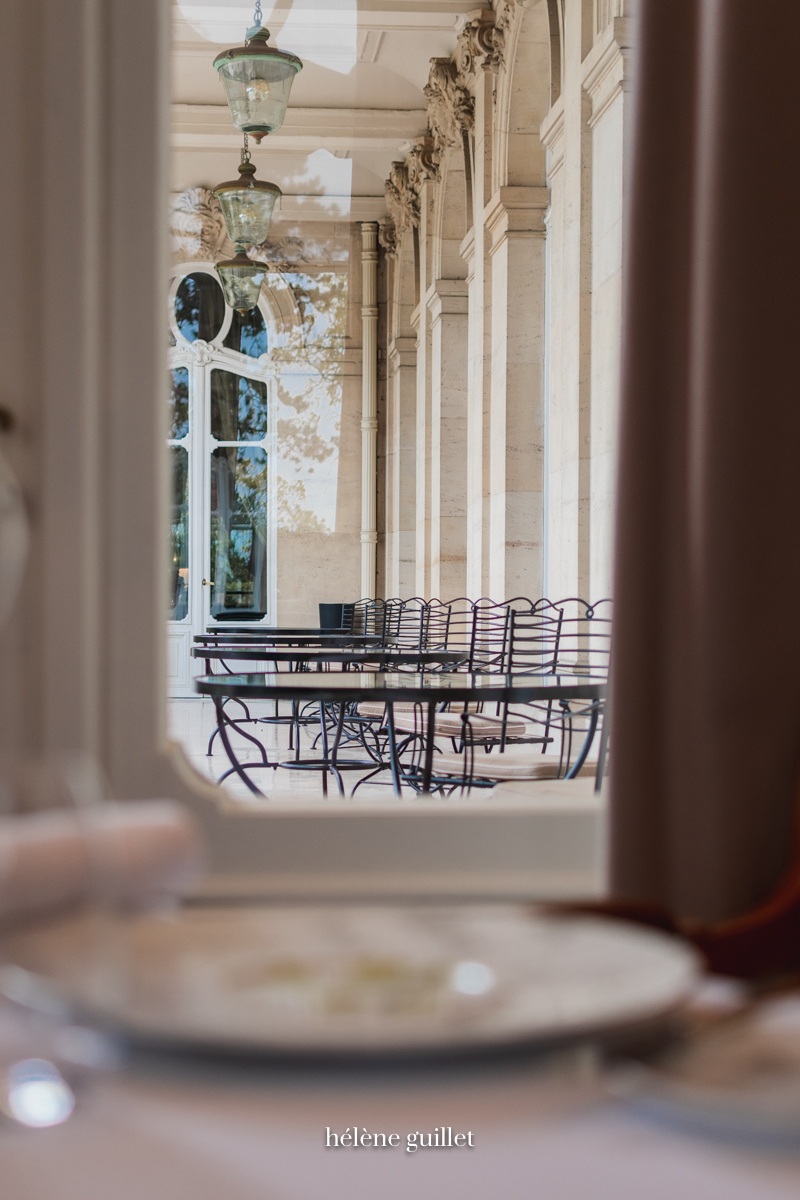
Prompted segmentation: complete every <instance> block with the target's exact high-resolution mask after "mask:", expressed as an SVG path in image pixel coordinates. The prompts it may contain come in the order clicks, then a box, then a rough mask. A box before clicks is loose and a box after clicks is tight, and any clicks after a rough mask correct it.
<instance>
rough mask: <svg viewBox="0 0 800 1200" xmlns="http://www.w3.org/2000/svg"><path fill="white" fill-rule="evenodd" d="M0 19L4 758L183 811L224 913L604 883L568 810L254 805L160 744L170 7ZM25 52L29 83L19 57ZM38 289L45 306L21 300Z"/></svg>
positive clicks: (427, 804) (22, 6) (8, 0)
mask: <svg viewBox="0 0 800 1200" xmlns="http://www.w3.org/2000/svg"><path fill="white" fill-rule="evenodd" d="M3 18H4V21H5V26H4V28H5V29H6V30H7V31H8V33H9V41H8V44H7V47H6V49H7V54H6V67H7V69H6V70H4V72H3V73H2V75H0V105H3V106H4V111H6V112H7V113H11V112H13V113H14V114H15V119H14V120H13V121H7V122H5V124H4V125H3V127H2V129H0V169H2V171H3V177H4V179H5V180H6V181H7V186H6V187H4V188H3V189H0V221H2V227H3V228H5V229H7V230H13V231H14V236H13V237H12V238H11V239H10V240H9V241H8V245H7V247H6V252H5V255H4V287H3V289H2V294H0V358H1V359H2V361H3V364H4V388H5V397H4V402H5V403H7V404H8V406H9V407H11V409H12V410H13V411H14V413H15V415H16V417H17V432H16V433H15V434H14V435H13V437H12V438H11V439H6V442H7V444H6V446H5V447H4V448H5V449H6V452H7V454H8V457H9V459H10V460H11V462H12V465H13V466H14V468H15V469H16V471H17V473H18V474H19V476H20V479H21V481H22V484H23V487H24V489H25V492H26V495H27V496H28V497H29V500H30V509H31V514H32V535H31V559H30V564H31V565H30V569H29V571H28V575H27V579H26V583H25V586H24V590H23V593H22V595H21V596H20V600H19V603H18V606H17V609H16V611H15V613H14V614H13V615H12V617H11V619H10V621H9V622H8V623H7V624H6V626H5V628H4V629H3V630H2V631H0V654H1V655H2V661H3V668H4V670H3V677H2V680H0V743H3V744H5V746H6V747H7V748H10V749H12V750H14V751H16V752H19V751H20V749H25V748H29V749H32V750H37V751H42V750H44V751H63V750H80V749H83V750H86V751H88V752H89V753H91V754H93V755H95V756H96V757H97V758H98V759H99V760H100V762H101V763H102V765H103V766H104V768H105V770H106V772H107V774H108V777H109V780H110V784H111V787H112V790H113V792H114V794H115V795H116V796H117V797H119V798H121V799H125V798H141V797H159V796H172V797H175V798H177V799H179V800H182V801H183V802H184V803H185V804H186V805H187V806H188V807H189V808H190V809H191V810H192V812H193V813H194V814H195V816H196V818H197V820H198V822H199V824H200V825H201V827H202V829H203V830H204V832H205V835H206V838H207V842H208V847H209V866H210V871H209V876H208V880H207V884H206V888H207V890H208V891H209V892H211V893H214V894H217V895H220V894H235V893H237V892H243V891H247V892H253V891H260V892H262V893H263V894H265V895H297V894H303V895H306V896H309V895H318V896H319V895H323V894H325V895H331V896H338V897H341V896H346V895H365V894H369V895H372V896H374V895H415V896H432V895H438V896H441V895H451V896H452V895H457V896H477V895H481V896H487V895H490V896H495V897H507V896H528V895H537V894H544V893H547V894H554V893H558V892H569V891H573V892H574V891H575V890H578V891H580V890H585V888H586V887H587V885H592V883H593V881H594V880H595V879H596V870H595V864H593V863H585V862H584V861H583V860H582V859H581V858H580V855H577V857H576V856H574V855H573V856H572V857H570V855H569V854H568V855H566V856H564V854H561V856H560V857H559V853H558V846H559V845H562V844H563V840H564V838H565V837H566V838H567V840H569V838H572V839H573V842H576V839H577V841H578V842H579V841H580V837H581V836H583V835H582V834H581V833H580V830H578V831H577V832H573V833H570V830H569V829H565V826H564V821H565V819H568V818H570V814H569V812H566V818H565V812H564V811H559V812H557V813H553V812H550V813H549V814H547V813H545V814H542V812H540V811H537V810H535V809H533V808H532V807H531V806H530V805H523V806H518V807H514V806H512V805H499V804H497V803H491V802H489V801H485V800H482V799H479V800H477V801H466V800H465V801H460V800H451V801H447V802H443V801H441V800H430V799H428V800H425V799H410V800H407V801H406V800H404V801H403V802H402V803H396V804H392V803H389V804H385V803H384V804H380V805H379V804H366V803H358V804H352V805H346V804H338V803H336V804H330V805H328V806H327V807H325V808H319V807H318V808H311V807H305V808H303V807H301V806H299V805H295V806H290V805H285V806H281V805H275V804H269V803H266V802H265V803H263V804H261V805H258V806H257V805H245V804H240V803H234V802H232V801H230V800H228V799H226V797H225V795H224V793H222V792H221V791H220V790H219V789H218V788H216V787H214V786H213V785H211V784H210V783H208V782H207V781H204V780H203V779H202V778H201V777H200V776H199V775H198V774H197V773H196V772H195V771H194V770H193V769H192V768H191V767H190V766H189V764H188V763H187V760H186V758H185V756H184V754H183V752H182V750H181V749H180V747H179V746H177V745H175V744H170V743H169V742H168V740H167V736H166V687H165V661H164V660H165V654H164V596H165V585H166V579H167V565H168V564H167V552H166V534H167V530H166V521H165V513H166V510H167V495H168V473H167V456H166V432H167V430H166V412H167V405H166V403H165V389H166V380H167V346H166V337H165V330H164V296H165V293H166V291H167V286H168V253H167V244H166V242H167V238H166V224H167V222H166V213H167V196H168V184H167V174H168V172H167V166H168V138H169V49H170V46H169V7H168V4H167V3H166V0H137V3H136V4H127V5H124V4H119V3H116V0H93V2H92V3H89V4H82V5H78V6H75V5H49V6H48V8H47V13H46V18H47V19H46V20H45V21H44V22H42V20H41V14H40V12H39V10H38V9H37V8H35V7H34V8H32V7H31V5H30V3H29V0H5V5H4V10H3ZM34 41H35V43H36V46H37V56H36V57H37V61H36V68H37V72H36V79H37V80H38V81H39V83H37V85H36V86H31V85H30V81H29V79H28V77H27V75H26V74H25V71H26V70H27V64H28V59H29V56H27V55H26V54H24V53H23V51H24V50H25V49H26V47H27V46H28V45H29V44H32V43H33V42H34ZM17 42H18V43H19V44H16V43H17ZM109 65H110V66H109ZM20 95H24V96H25V103H24V104H22V105H20V104H19V96H20ZM32 146H36V147H37V153H36V154H31V147H32ZM42 156H44V158H45V160H46V168H47V169H46V170H42V169H41V165H40V160H41V158H42ZM31 198H33V199H31ZM31 281H40V282H37V284H36V292H35V295H36V297H37V298H40V299H41V302H42V303H41V306H40V305H38V304H33V303H28V302H27V301H26V300H25V297H29V296H30V294H31V293H30V289H31V286H32V285H31ZM33 364H35V370H34V369H33ZM564 808H565V809H566V806H564ZM572 817H573V818H574V819H576V820H577V817H576V815H575V814H574V813H573V814H572ZM576 828H577V827H576ZM581 829H583V826H581ZM584 832H585V830H584ZM559 839H561V840H560V841H559ZM592 844H594V843H592ZM576 845H577V842H576ZM585 857H586V856H585V855H584V858H585ZM576 864H577V865H576Z"/></svg>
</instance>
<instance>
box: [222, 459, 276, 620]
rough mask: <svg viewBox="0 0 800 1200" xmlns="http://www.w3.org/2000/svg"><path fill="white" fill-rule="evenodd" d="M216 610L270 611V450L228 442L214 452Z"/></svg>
mask: <svg viewBox="0 0 800 1200" xmlns="http://www.w3.org/2000/svg"><path fill="white" fill-rule="evenodd" d="M211 578H212V580H213V581H214V586H213V588H212V597H211V615H212V616H217V614H218V613H223V612H250V613H259V614H260V615H261V616H266V612H267V455H266V451H264V450H262V449H261V448H260V447H255V446H253V447H246V446H227V447H220V448H218V449H217V450H214V451H213V452H212V455H211Z"/></svg>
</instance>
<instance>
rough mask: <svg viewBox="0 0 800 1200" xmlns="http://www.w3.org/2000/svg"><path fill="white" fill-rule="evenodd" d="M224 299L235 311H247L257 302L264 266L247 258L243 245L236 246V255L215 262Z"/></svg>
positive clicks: (263, 276) (263, 277) (262, 280)
mask: <svg viewBox="0 0 800 1200" xmlns="http://www.w3.org/2000/svg"><path fill="white" fill-rule="evenodd" d="M215 270H216V272H217V274H218V275H219V278H220V283H221V284H222V290H223V292H224V293H225V299H226V301H227V303H228V304H229V305H230V307H231V308H233V309H235V310H236V312H240V313H242V312H249V311H250V309H251V308H255V306H256V305H257V304H258V297H259V295H260V292H261V285H262V283H263V282H264V279H265V278H266V274H267V271H266V267H264V266H262V265H261V264H260V263H254V262H253V260H252V259H251V258H248V257H247V255H246V253H245V249H244V246H237V247H236V257H235V258H229V259H226V261H225V262H220V263H217V264H216V267H215Z"/></svg>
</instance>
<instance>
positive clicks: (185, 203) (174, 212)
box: [169, 187, 227, 263]
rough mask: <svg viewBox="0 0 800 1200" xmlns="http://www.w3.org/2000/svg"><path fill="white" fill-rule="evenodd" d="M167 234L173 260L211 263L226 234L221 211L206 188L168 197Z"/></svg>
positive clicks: (218, 253) (219, 250)
mask: <svg viewBox="0 0 800 1200" xmlns="http://www.w3.org/2000/svg"><path fill="white" fill-rule="evenodd" d="M169 224H170V234H171V237H172V253H173V260H174V261H175V262H176V263H180V262H193V261H201V262H213V261H214V259H215V258H218V257H219V255H220V252H221V250H222V247H223V245H224V243H225V239H226V237H227V233H226V231H225V220H224V218H223V216H222V209H221V208H220V206H219V204H218V203H217V200H216V197H215V196H214V193H213V192H212V191H211V190H210V189H209V188H204V187H194V188H189V190H188V191H186V192H181V194H180V195H179V196H173V197H172V203H171V205H170V222H169Z"/></svg>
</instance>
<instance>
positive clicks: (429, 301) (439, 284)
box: [425, 279, 469, 326]
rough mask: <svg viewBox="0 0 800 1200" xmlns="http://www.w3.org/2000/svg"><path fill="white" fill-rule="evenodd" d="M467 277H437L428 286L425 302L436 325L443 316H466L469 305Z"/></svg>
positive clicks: (432, 321)
mask: <svg viewBox="0 0 800 1200" xmlns="http://www.w3.org/2000/svg"><path fill="white" fill-rule="evenodd" d="M468 291H469V288H468V285H467V281H466V279H437V280H436V281H435V282H434V283H432V284H431V286H430V287H429V288H428V292H427V294H426V296H425V303H426V305H427V307H428V312H429V314H430V318H431V325H432V326H433V325H435V324H436V322H437V321H438V320H440V318H441V317H463V316H466V314H467V312H468V307H469V300H468Z"/></svg>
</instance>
